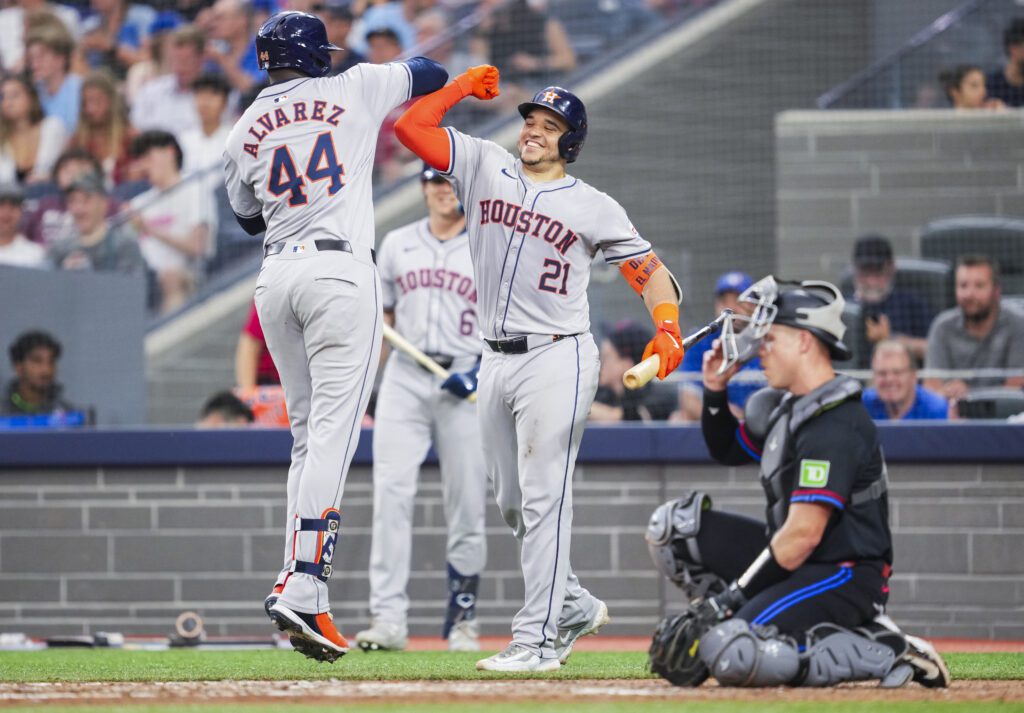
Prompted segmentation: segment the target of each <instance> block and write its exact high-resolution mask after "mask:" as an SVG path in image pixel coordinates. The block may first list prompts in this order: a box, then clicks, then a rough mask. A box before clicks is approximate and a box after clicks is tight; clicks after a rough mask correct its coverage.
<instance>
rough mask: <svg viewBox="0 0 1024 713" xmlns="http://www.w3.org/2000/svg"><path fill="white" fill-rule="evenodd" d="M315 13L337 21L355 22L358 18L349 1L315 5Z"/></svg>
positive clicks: (339, 0) (333, 0)
mask: <svg viewBox="0 0 1024 713" xmlns="http://www.w3.org/2000/svg"><path fill="white" fill-rule="evenodd" d="M313 12H320V13H323V14H324V15H329V16H330V17H333V18H334V19H336V20H354V19H355V17H356V16H355V13H353V12H352V3H351V2H350V1H349V0H326V1H325V2H322V3H318V4H316V5H314V6H313Z"/></svg>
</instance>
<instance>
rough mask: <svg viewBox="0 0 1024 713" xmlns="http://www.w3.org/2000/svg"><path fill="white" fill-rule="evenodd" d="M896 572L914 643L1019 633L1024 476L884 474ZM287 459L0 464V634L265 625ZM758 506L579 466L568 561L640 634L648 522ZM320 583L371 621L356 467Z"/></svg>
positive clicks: (746, 490) (669, 471)
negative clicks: (704, 509) (195, 620)
mask: <svg viewBox="0 0 1024 713" xmlns="http://www.w3.org/2000/svg"><path fill="white" fill-rule="evenodd" d="M890 470H891V478H892V502H893V512H892V517H893V525H894V527H895V532H896V556H897V562H896V569H897V575H896V576H895V578H894V580H893V583H892V612H893V614H894V616H895V617H896V618H897V620H898V621H900V622H902V623H904V624H906V625H907V627H908V628H910V629H912V630H914V631H918V632H921V633H923V634H926V635H935V636H971V637H996V638H1017V639H1024V623H1022V622H1024V577H1022V575H1024V557H1022V556H1021V555H1020V553H1021V552H1022V551H1024V479H1022V478H1021V468H1020V466H1019V465H984V466H978V465H941V466H935V465H927V466H925V465H907V464H894V465H892V466H891V469H890ZM285 472H286V471H285V469H284V468H283V467H279V466H273V467H257V468H237V467H235V468H192V467H190V468H153V469H138V468H133V469H93V468H90V469H80V470H73V469H61V470H54V469H41V470H21V471H19V470H6V471H0V631H24V632H27V633H30V634H34V635H40V636H41V635H52V634H58V633H61V634H70V633H89V632H93V631H101V630H102V631H121V632H124V633H148V634H163V633H169V632H170V630H171V629H172V624H173V621H174V618H175V616H176V615H177V614H178V613H179V612H181V611H183V610H185V609H197V610H199V611H200V612H201V613H202V614H203V616H204V618H205V619H206V622H207V627H208V629H209V630H210V631H211V632H212V633H214V634H261V633H267V632H269V631H270V629H269V624H268V622H267V621H266V619H265V617H264V616H263V613H262V600H263V597H264V596H265V595H266V593H267V590H268V588H269V587H270V585H271V583H272V578H273V576H274V575H275V574H276V572H277V569H278V567H279V566H280V563H281V559H282V555H281V547H282V537H281V529H282V527H281V524H282V523H283V520H284V478H285ZM684 486H686V487H701V488H705V489H706V490H707V491H708V492H709V493H711V494H712V496H713V497H714V499H715V506H716V507H718V508H721V509H729V510H735V511H739V512H743V513H747V514H750V515H755V516H758V515H760V513H761V507H762V503H763V500H762V495H761V492H760V486H759V485H758V484H757V482H756V474H755V472H754V471H753V470H752V469H747V468H745V469H727V468H720V467H717V466H711V465H678V466H664V467H663V466H654V465H651V466H640V467H637V466H630V467H628V469H627V468H625V467H619V466H613V465H585V466H580V467H579V468H578V470H577V479H576V487H575V498H576V508H575V525H574V540H573V552H574V554H573V566H574V567H575V569H576V570H577V572H578V573H579V574H580V577H581V579H582V581H583V583H584V585H585V586H587V587H588V588H590V589H591V590H592V591H593V592H594V593H595V594H597V595H598V596H600V597H602V598H603V599H605V600H606V601H607V602H608V604H609V607H610V609H611V614H612V617H613V619H614V621H615V625H614V627H612V628H611V629H609V633H619V634H644V633H647V632H649V631H650V630H651V628H652V627H653V624H654V622H655V621H656V619H657V617H658V615H659V612H660V611H661V610H662V608H663V607H664V606H665V602H666V599H667V600H668V601H669V602H670V603H671V602H675V601H678V595H677V594H676V593H675V591H674V590H670V589H669V588H666V587H665V586H664V585H663V584H662V583H661V582H660V581H659V578H658V577H657V576H656V575H655V573H654V571H653V569H652V565H651V563H650V559H649V557H648V555H647V552H646V548H645V545H644V543H643V539H642V533H643V528H644V525H645V523H646V519H647V516H648V515H649V514H650V512H651V510H652V509H653V508H654V507H655V506H657V505H658V504H659V503H660V502H662V501H663V500H664V499H667V497H669V496H671V495H672V494H673V493H675V492H677V491H678V490H679V489H681V488H683V487H684ZM440 498H441V491H440V483H439V479H438V473H437V470H436V469H435V468H426V469H425V471H424V474H423V479H422V482H421V487H420V494H419V499H418V501H417V506H416V515H415V518H416V519H415V544H414V553H413V554H414V558H413V561H414V563H415V567H416V569H415V571H414V573H413V577H412V581H411V582H410V594H411V596H412V599H413V606H412V611H411V620H410V624H411V628H412V630H413V632H414V633H420V634H430V633H434V632H437V631H438V629H439V627H440V622H441V617H442V613H443V607H444V603H445V596H446V595H445V583H444V549H443V548H444V539H445V536H444V532H445V529H444V522H443V514H442V506H441V499H440ZM342 514H343V518H344V523H345V525H344V530H343V534H342V543H341V544H340V545H339V547H338V549H337V557H336V565H337V567H336V574H335V576H334V578H333V579H332V580H331V585H330V586H331V590H332V601H333V604H334V611H335V614H336V616H337V617H338V619H339V620H340V622H341V628H342V630H343V631H345V632H348V633H351V632H354V631H355V630H356V629H357V627H361V626H362V625H363V624H364V623H365V622H366V620H367V604H366V599H367V594H368V585H367V577H366V567H367V561H368V558H369V539H370V522H371V492H370V479H369V470H368V469H367V468H366V467H357V468H355V469H354V470H353V472H352V475H351V477H350V480H349V484H348V487H347V489H346V497H345V500H344V503H343V506H342ZM488 545H489V548H490V562H489V566H488V570H487V572H486V574H485V576H484V581H483V585H482V596H481V604H480V613H481V620H482V623H483V625H484V630H485V631H486V632H489V633H496V634H498V633H503V632H505V631H507V630H508V625H509V621H510V619H511V616H512V614H513V613H514V612H515V611H516V610H517V609H518V607H519V605H520V601H521V599H520V598H521V597H522V592H523V587H522V580H521V576H520V573H519V569H518V565H517V559H518V554H517V551H516V548H515V545H514V541H513V539H512V537H511V535H510V534H508V532H507V530H506V529H505V527H504V526H503V524H502V523H501V522H500V520H499V518H498V514H497V511H496V510H495V509H494V508H493V507H492V508H491V511H490V513H489V519H488Z"/></svg>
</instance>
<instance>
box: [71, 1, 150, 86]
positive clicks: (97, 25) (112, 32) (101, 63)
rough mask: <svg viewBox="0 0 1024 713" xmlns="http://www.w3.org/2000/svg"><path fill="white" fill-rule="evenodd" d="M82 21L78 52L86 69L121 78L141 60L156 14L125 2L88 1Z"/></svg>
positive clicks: (144, 6)
mask: <svg viewBox="0 0 1024 713" xmlns="http://www.w3.org/2000/svg"><path fill="white" fill-rule="evenodd" d="M89 10H90V14H89V15H88V16H87V17H86V18H85V19H84V20H83V21H82V51H83V52H84V54H85V60H86V62H88V64H89V66H90V67H93V68H96V67H105V68H107V69H109V70H111V71H113V72H114V73H115V74H116V75H117V76H119V77H123V76H124V74H125V72H126V71H127V70H128V67H130V66H132V65H133V64H135V63H136V62H141V61H142V60H144V59H145V58H146V57H145V54H146V52H145V48H144V45H145V43H146V41H147V40H148V39H149V34H150V31H151V27H152V25H153V22H154V21H155V20H156V18H157V11H156V10H155V9H153V8H152V7H149V6H147V5H139V4H135V3H130V4H129V3H128V2H127V1H126V0H91V2H90V3H89Z"/></svg>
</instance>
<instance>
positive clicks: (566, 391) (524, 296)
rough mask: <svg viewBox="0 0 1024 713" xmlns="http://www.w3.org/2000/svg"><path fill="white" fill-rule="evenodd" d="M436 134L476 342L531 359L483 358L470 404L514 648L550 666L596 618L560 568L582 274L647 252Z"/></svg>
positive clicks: (620, 218)
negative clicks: (507, 581)
mask: <svg viewBox="0 0 1024 713" xmlns="http://www.w3.org/2000/svg"><path fill="white" fill-rule="evenodd" d="M447 132H448V135H449V139H450V152H451V153H450V163H449V167H450V168H449V174H450V176H451V178H452V180H453V183H454V184H455V189H456V193H457V195H458V196H459V198H460V199H461V200H462V203H463V205H464V206H465V207H466V219H467V230H468V232H469V241H470V250H471V252H472V255H473V268H474V272H475V275H476V280H477V294H478V297H479V304H478V305H477V315H478V318H479V320H480V327H481V330H482V331H483V333H484V337H485V339H489V340H506V339H509V338H514V337H524V338H525V340H526V342H527V345H528V347H529V351H527V352H526V353H507V352H504V351H502V352H499V351H495V350H494V349H495V347H497V348H498V349H503V350H504V349H505V348H506V347H508V346H511V344H512V343H510V342H501V343H497V344H491V345H490V346H489V348H488V347H485V349H484V356H483V364H482V367H481V370H480V384H479V402H478V409H479V413H480V427H481V440H482V443H483V447H484V458H485V460H486V464H487V471H488V476H489V477H490V478H492V480H493V483H494V489H495V495H496V497H497V501H498V507H499V508H500V510H501V513H502V516H503V517H504V519H505V522H506V523H508V525H509V526H510V527H511V528H512V529H513V531H514V533H515V536H516V537H517V538H518V539H519V540H520V541H521V543H522V568H523V578H524V581H525V585H526V597H525V603H524V605H523V608H522V609H521V610H520V611H519V612H518V613H517V614H516V616H515V618H514V620H513V622H512V632H513V642H514V643H517V644H520V645H521V646H523V647H525V648H527V649H529V650H531V651H532V652H533V653H535V654H537V655H539V656H540V657H541V658H545V659H549V658H555V657H556V654H555V650H554V642H555V638H556V636H557V632H558V628H559V627H561V628H567V627H571V626H576V625H578V624H581V623H583V622H584V621H587V620H589V619H590V618H592V617H593V616H594V614H595V611H596V607H597V606H598V605H597V600H596V598H595V597H594V596H593V595H591V594H590V593H589V592H588V591H587V590H586V589H584V588H583V587H582V586H581V585H580V583H579V581H578V580H577V579H576V576H575V575H574V574H573V572H572V568H571V567H570V565H569V544H570V539H571V527H572V513H573V509H572V473H573V467H574V465H575V460H576V453H577V451H578V450H579V444H580V440H581V439H582V436H583V427H584V424H585V422H586V418H587V413H588V412H589V411H590V405H591V403H592V401H593V398H594V393H595V391H596V390H597V377H598V370H599V362H598V349H597V346H596V345H595V343H594V339H593V337H592V336H591V335H590V332H589V329H590V313H589V305H588V303H587V284H588V283H589V281H590V265H591V262H592V260H593V258H594V256H595V255H596V254H597V252H598V250H600V251H601V252H602V253H603V256H604V259H605V260H606V261H607V262H610V263H618V262H621V261H623V260H626V259H628V258H633V257H637V256H642V255H644V254H646V253H648V252H650V250H651V246H650V244H649V243H648V242H647V241H646V240H644V239H643V238H641V237H640V235H639V234H638V233H637V231H636V230H635V229H634V228H633V226H632V224H631V223H630V221H629V218H628V217H627V216H626V212H625V211H624V210H623V209H622V207H621V206H619V204H618V203H616V202H615V201H614V200H613V199H612V198H611V197H609V196H607V195H605V194H604V193H601V192H600V191H597V190H596V189H594V188H592V187H590V186H588V185H587V184H585V183H584V182H583V181H580V180H579V179H577V178H573V177H572V176H566V177H565V178H562V179H560V180H556V181H551V182H545V183H533V182H532V181H531V180H530V179H529V178H527V177H526V176H525V175H524V174H523V172H522V170H521V164H520V161H519V160H518V159H516V158H515V157H514V156H513V155H512V154H510V153H509V152H508V151H506V150H505V149H503V148H501V147H500V146H498V145H497V144H494V143H492V142H489V141H483V140H480V139H475V138H472V137H469V136H466V135H465V134H462V133H460V132H458V131H455V130H454V129H450V128H449V129H447ZM520 341H521V340H520Z"/></svg>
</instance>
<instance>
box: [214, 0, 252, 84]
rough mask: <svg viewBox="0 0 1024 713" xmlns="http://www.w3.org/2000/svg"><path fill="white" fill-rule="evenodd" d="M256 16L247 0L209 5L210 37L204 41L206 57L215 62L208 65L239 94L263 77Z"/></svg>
mask: <svg viewBox="0 0 1024 713" xmlns="http://www.w3.org/2000/svg"><path fill="white" fill-rule="evenodd" d="M255 16H256V11H255V9H254V8H253V5H252V3H250V2H247V0H217V2H215V3H214V4H213V7H212V8H211V9H210V17H211V21H210V27H209V34H210V37H212V38H213V41H212V42H208V43H207V44H206V58H207V59H208V60H209V61H210V64H212V65H214V66H213V67H211V68H210V69H213V70H215V71H220V72H221V73H223V74H224V76H225V77H226V78H227V80H228V83H229V84H230V85H231V86H232V87H233V88H234V89H236V90H237V91H239V92H240V93H242V94H244V93H245V92H248V91H249V90H250V89H252V88H253V86H255V85H256V84H258V83H260V82H262V81H264V76H263V71H262V70H261V69H260V64H259V59H258V58H257V57H256V38H255V35H256V33H255V28H254V22H255Z"/></svg>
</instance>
